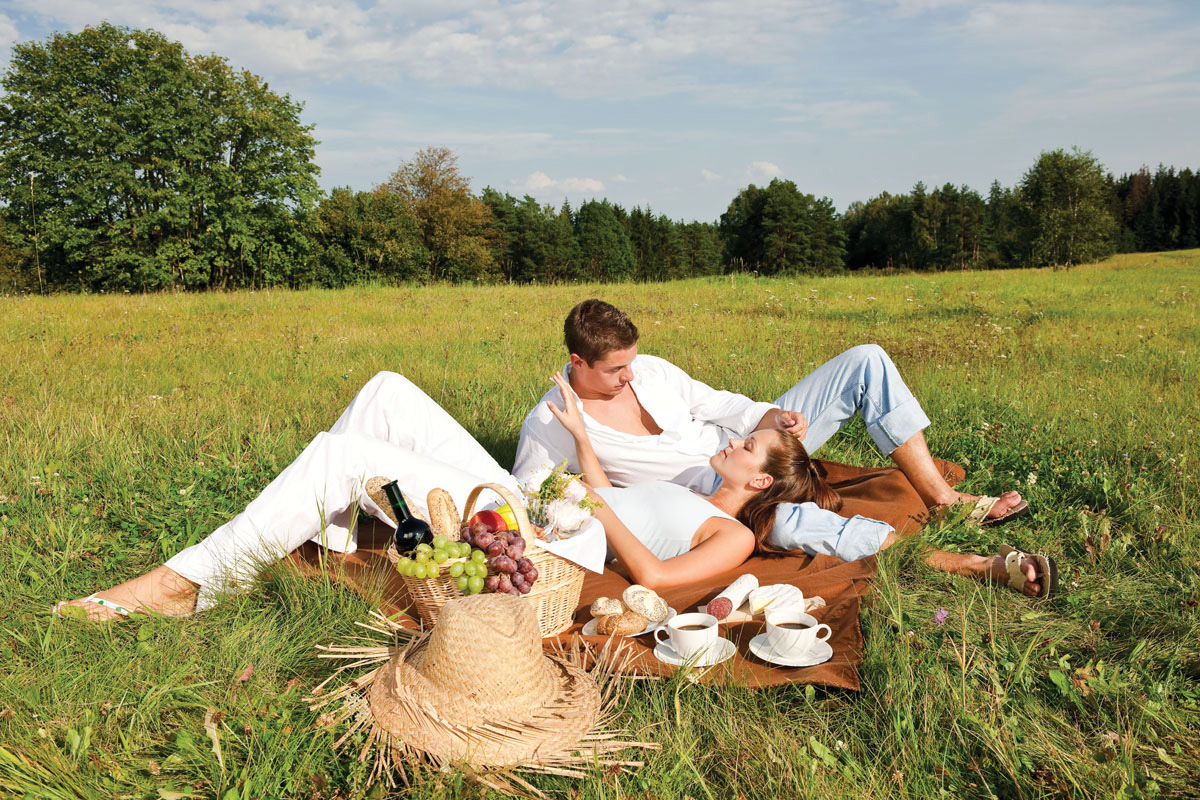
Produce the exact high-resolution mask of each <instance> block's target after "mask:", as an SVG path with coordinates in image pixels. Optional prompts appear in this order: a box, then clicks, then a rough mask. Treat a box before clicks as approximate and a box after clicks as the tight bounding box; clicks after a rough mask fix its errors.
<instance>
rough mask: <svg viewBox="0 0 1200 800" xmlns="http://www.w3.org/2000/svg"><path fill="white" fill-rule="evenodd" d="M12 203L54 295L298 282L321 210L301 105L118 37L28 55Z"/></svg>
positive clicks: (141, 34) (7, 171)
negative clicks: (311, 215) (315, 212)
mask: <svg viewBox="0 0 1200 800" xmlns="http://www.w3.org/2000/svg"><path fill="white" fill-rule="evenodd" d="M2 85H3V88H4V90H5V95H4V97H3V99H2V100H0V198H2V199H3V201H4V202H5V204H6V205H7V212H6V213H7V215H8V217H9V220H10V222H11V223H12V225H13V227H14V228H15V231H16V232H15V234H14V237H13V238H14V242H15V244H17V245H18V246H20V247H24V248H26V249H29V250H30V251H31V252H33V253H35V254H36V256H37V264H38V265H39V266H40V268H41V269H42V271H43V272H44V273H45V277H46V279H47V281H48V283H49V284H50V285H59V286H71V285H74V286H79V287H83V288H107V289H117V288H126V289H136V290H146V289H155V288H159V287H164V286H185V287H214V288H223V287H227V286H234V285H238V286H254V285H261V284H271V283H278V282H281V281H286V280H288V278H289V274H290V272H291V271H292V270H293V269H294V268H295V267H296V265H297V264H299V263H301V262H302V261H303V257H304V251H305V247H306V243H307V242H306V239H305V236H304V233H303V230H302V227H301V226H300V225H299V224H298V223H297V219H296V214H295V212H297V211H299V212H303V211H304V210H306V209H307V208H308V207H309V206H310V205H311V203H312V201H313V199H314V198H315V196H316V191H317V186H316V178H315V175H316V172H317V169H316V167H315V166H314V165H313V164H312V157H313V148H314V146H315V141H314V140H313V138H312V136H311V135H310V130H311V128H310V127H308V126H305V125H303V124H302V123H301V122H300V110H301V106H300V104H299V103H296V102H294V101H292V100H291V99H290V98H289V97H288V96H287V95H283V96H280V95H278V94H275V93H274V92H272V91H271V90H270V88H269V87H268V86H267V84H266V83H264V82H263V81H262V80H261V79H260V78H258V77H257V76H255V75H252V74H251V73H249V72H245V71H236V70H234V69H233V68H232V67H230V66H229V64H228V63H226V61H225V60H224V59H222V58H220V57H217V56H190V55H188V53H186V52H185V51H184V49H183V47H182V46H181V45H179V44H178V43H176V42H172V41H169V40H168V39H167V38H166V37H164V36H163V35H161V34H159V33H156V32H154V31H147V30H131V29H129V28H123V27H117V26H113V25H109V24H107V23H105V24H101V25H98V26H96V27H91V28H85V29H84V30H83V31H81V32H79V33H72V34H55V35H53V36H51V37H50V38H49V39H48V40H46V41H41V42H26V43H23V44H18V45H16V46H14V48H13V52H12V59H11V62H10V65H9V69H8V71H7V73H6V74H5V75H4V78H3V81H2Z"/></svg>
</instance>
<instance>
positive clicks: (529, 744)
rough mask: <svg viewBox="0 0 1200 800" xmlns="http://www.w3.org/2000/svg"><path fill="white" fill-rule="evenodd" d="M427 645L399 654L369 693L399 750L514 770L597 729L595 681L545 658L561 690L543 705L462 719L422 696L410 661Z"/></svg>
mask: <svg viewBox="0 0 1200 800" xmlns="http://www.w3.org/2000/svg"><path fill="white" fill-rule="evenodd" d="M428 642H429V636H423V637H421V638H420V639H418V640H416V641H414V642H413V643H412V644H410V645H409V646H408V647H406V648H405V649H403V650H401V651H400V652H398V653H396V654H395V655H394V656H393V657H392V659H391V660H390V661H389V662H388V663H387V664H386V665H384V666H383V667H382V669H380V671H379V674H378V676H377V678H376V679H375V681H374V682H373V684H372V686H371V689H370V694H369V697H368V702H369V705H370V709H371V714H372V716H373V717H374V719H375V724H376V725H377V726H378V727H379V728H381V729H382V730H384V731H386V732H387V733H388V734H389V735H390V736H391V737H392V742H393V745H394V746H396V747H398V748H401V749H409V750H414V751H418V752H420V753H423V754H425V755H428V756H430V757H431V758H433V759H434V760H436V761H439V762H446V763H466V764H470V765H471V766H474V767H515V766H521V765H527V764H536V763H539V762H542V761H548V760H552V759H553V758H554V757H555V756H559V755H562V754H565V753H569V752H572V751H575V750H578V749H580V747H581V743H582V741H583V739H584V737H585V736H586V735H587V733H588V732H589V731H590V730H591V729H592V728H593V726H595V725H596V723H597V720H598V718H599V716H600V708H601V704H602V698H601V692H600V688H599V686H597V684H596V681H595V680H594V679H593V678H592V676H590V675H589V674H588V673H587V672H585V671H584V670H582V669H580V668H579V667H576V666H573V665H571V664H568V663H566V662H565V661H563V660H561V659H557V658H553V657H550V656H543V658H545V660H546V668H547V670H548V671H549V672H551V674H552V675H553V677H554V681H555V683H556V684H557V687H558V688H557V691H555V692H554V693H553V694H551V695H550V696H549V697H547V698H546V699H544V700H543V702H541V703H540V704H535V705H532V706H531V705H530V704H527V703H523V702H522V701H521V700H520V699H518V698H514V702H513V707H512V709H511V711H509V712H508V713H506V714H503V715H500V716H494V717H493V718H491V719H462V718H461V716H460V715H456V714H454V713H453V711H452V708H448V707H447V706H446V704H441V703H439V702H438V700H439V698H438V696H437V694H436V693H423V691H422V690H423V688H427V681H426V679H425V678H424V676H423V675H422V674H421V673H420V672H419V671H418V670H417V669H415V668H414V667H413V666H412V664H411V663H410V661H412V660H413V659H414V657H417V659H418V660H419V656H420V654H421V652H422V651H423V649H424V648H425V646H426V644H427V643H428ZM466 690H467V687H464V691H466ZM449 705H450V706H451V707H452V706H453V705H454V704H452V703H451V704H449Z"/></svg>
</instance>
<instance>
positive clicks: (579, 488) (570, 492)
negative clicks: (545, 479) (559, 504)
mask: <svg viewBox="0 0 1200 800" xmlns="http://www.w3.org/2000/svg"><path fill="white" fill-rule="evenodd" d="M585 497H587V487H586V486H584V485H583V484H582V483H581V482H580V481H579V479H578V478H575V479H573V480H572V481H571V482H570V483H568V484H567V488H566V489H565V490H564V491H563V498H564V499H566V500H570V501H571V502H572V503H579V502H582V501H583V499H584V498H585Z"/></svg>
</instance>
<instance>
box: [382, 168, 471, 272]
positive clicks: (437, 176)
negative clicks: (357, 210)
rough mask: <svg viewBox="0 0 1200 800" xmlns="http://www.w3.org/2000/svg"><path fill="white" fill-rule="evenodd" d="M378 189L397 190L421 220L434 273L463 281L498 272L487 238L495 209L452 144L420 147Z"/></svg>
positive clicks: (414, 214)
mask: <svg viewBox="0 0 1200 800" xmlns="http://www.w3.org/2000/svg"><path fill="white" fill-rule="evenodd" d="M376 191H378V192H383V193H392V194H395V195H396V196H397V197H399V198H400V199H401V200H402V201H403V203H404V206H405V209H406V210H407V212H408V213H409V214H411V215H412V217H413V218H414V219H415V220H416V221H417V229H418V231H420V235H421V243H422V244H423V245H424V247H425V249H426V250H427V251H428V253H429V277H430V278H432V279H433V280H448V281H455V282H457V281H465V280H480V279H484V278H489V277H492V276H493V273H494V271H495V265H494V263H493V261H492V250H491V248H490V247H489V246H488V238H487V237H488V233H489V229H490V226H491V223H492V213H491V210H490V209H489V208H488V206H487V204H486V203H485V202H484V201H483V200H480V199H479V198H478V197H476V196H475V195H473V194H471V185H470V181H469V180H467V178H466V177H465V176H464V175H463V174H462V173H460V172H459V171H458V157H457V156H455V155H454V153H453V152H451V150H450V149H449V148H446V147H427V148H425V149H424V150H418V151H417V153H416V155H414V156H413V157H412V159H410V160H409V161H405V162H403V163H401V164H400V167H399V168H398V169H397V170H396V171H395V172H394V173H392V177H391V178H389V179H388V180H387V182H386V183H384V184H382V185H381V186H380V187H379V188H378V189H377V190H376Z"/></svg>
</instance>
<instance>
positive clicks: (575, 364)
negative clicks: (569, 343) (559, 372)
mask: <svg viewBox="0 0 1200 800" xmlns="http://www.w3.org/2000/svg"><path fill="white" fill-rule="evenodd" d="M586 366H588V363H587V362H586V361H584V360H583V357H582V356H579V355H576V354H575V353H571V367H572V368H574V369H578V368H579V367H586Z"/></svg>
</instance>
